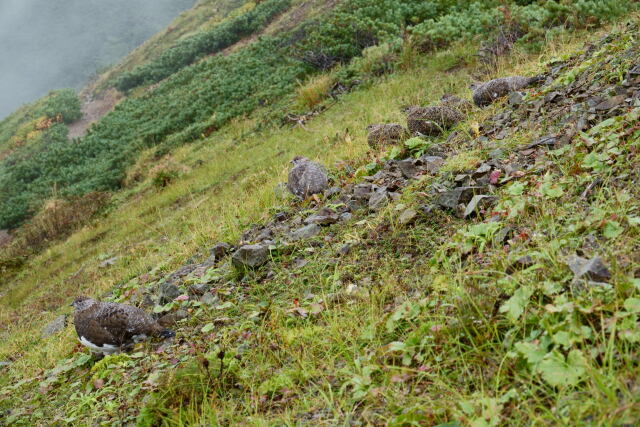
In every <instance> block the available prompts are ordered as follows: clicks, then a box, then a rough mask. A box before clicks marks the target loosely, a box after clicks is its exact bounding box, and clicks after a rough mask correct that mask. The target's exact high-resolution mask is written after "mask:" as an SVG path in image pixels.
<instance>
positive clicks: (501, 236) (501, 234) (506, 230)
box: [494, 226, 513, 243]
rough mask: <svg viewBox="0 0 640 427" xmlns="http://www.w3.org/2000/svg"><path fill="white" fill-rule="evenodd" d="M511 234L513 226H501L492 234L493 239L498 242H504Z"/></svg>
mask: <svg viewBox="0 0 640 427" xmlns="http://www.w3.org/2000/svg"><path fill="white" fill-rule="evenodd" d="M512 235H513V228H512V227H509V226H506V227H502V228H501V229H500V230H498V232H497V233H496V234H495V236H494V240H495V241H496V242H498V243H506V242H507V240H509V238H510V236H512Z"/></svg>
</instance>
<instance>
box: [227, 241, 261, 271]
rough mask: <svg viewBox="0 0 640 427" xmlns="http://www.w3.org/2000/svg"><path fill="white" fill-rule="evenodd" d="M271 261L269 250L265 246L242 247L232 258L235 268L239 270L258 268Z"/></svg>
mask: <svg viewBox="0 0 640 427" xmlns="http://www.w3.org/2000/svg"><path fill="white" fill-rule="evenodd" d="M267 261H269V249H268V248H267V246H265V245H261V244H256V245H244V246H241V247H240V248H239V249H238V250H237V251H236V252H235V253H234V254H233V256H232V257H231V262H232V264H233V266H234V267H235V268H236V269H238V270H244V269H247V268H258V267H260V266H261V265H264V264H266V263H267Z"/></svg>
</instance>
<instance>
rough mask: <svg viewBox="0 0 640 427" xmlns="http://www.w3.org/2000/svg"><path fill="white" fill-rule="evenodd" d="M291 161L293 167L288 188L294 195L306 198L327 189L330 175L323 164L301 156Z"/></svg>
mask: <svg viewBox="0 0 640 427" xmlns="http://www.w3.org/2000/svg"><path fill="white" fill-rule="evenodd" d="M291 163H292V164H293V168H292V169H291V171H290V172H289V180H288V182H287V188H288V189H289V191H291V192H292V193H293V194H294V195H296V196H298V197H300V198H301V199H305V198H307V197H309V196H313V195H314V194H318V193H322V192H323V191H324V190H326V189H327V187H328V185H329V177H328V176H327V172H326V171H325V169H324V168H323V167H322V165H320V164H318V163H315V162H312V161H311V160H309V159H307V158H306V157H300V156H298V157H295V158H294V159H293V160H292V161H291Z"/></svg>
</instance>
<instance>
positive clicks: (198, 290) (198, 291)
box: [189, 283, 211, 295]
mask: <svg viewBox="0 0 640 427" xmlns="http://www.w3.org/2000/svg"><path fill="white" fill-rule="evenodd" d="M209 289H211V286H210V285H208V284H207V283H196V284H195V285H191V286H189V293H190V294H191V295H203V294H204V293H205V292H207V291H208V290H209Z"/></svg>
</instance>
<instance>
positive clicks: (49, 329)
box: [41, 314, 67, 338]
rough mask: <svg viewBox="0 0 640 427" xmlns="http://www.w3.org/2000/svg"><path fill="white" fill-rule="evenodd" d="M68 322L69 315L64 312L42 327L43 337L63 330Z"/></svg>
mask: <svg viewBox="0 0 640 427" xmlns="http://www.w3.org/2000/svg"><path fill="white" fill-rule="evenodd" d="M66 324H67V316H66V315H64V314H61V315H60V316H58V317H56V318H55V320H54V321H53V322H51V323H49V324H48V325H47V326H45V327H44V329H42V334H41V337H42V338H49V337H50V336H51V335H55V334H57V333H59V332H61V331H62V330H63V329H64V327H65V326H66Z"/></svg>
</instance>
